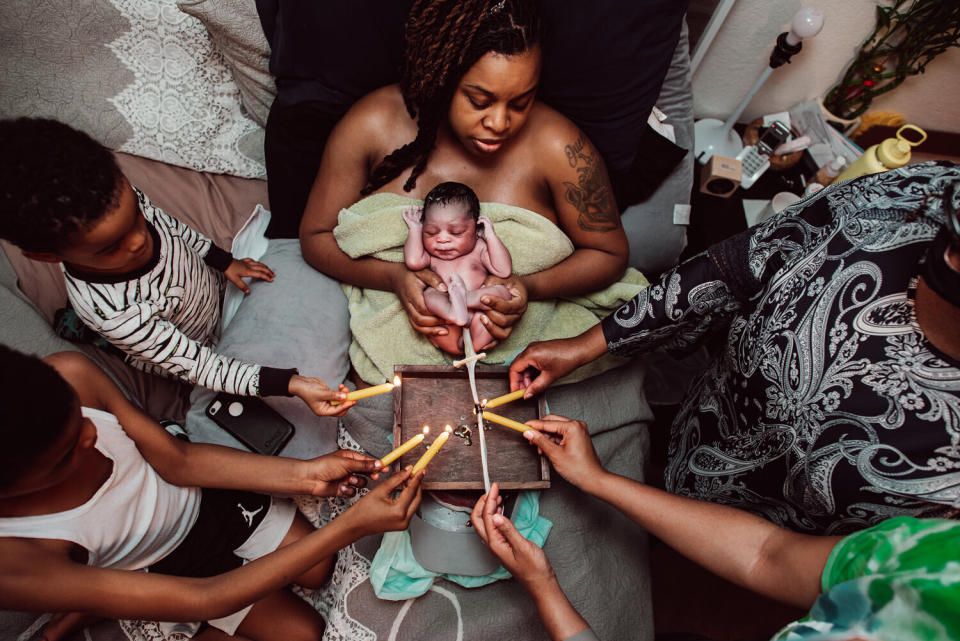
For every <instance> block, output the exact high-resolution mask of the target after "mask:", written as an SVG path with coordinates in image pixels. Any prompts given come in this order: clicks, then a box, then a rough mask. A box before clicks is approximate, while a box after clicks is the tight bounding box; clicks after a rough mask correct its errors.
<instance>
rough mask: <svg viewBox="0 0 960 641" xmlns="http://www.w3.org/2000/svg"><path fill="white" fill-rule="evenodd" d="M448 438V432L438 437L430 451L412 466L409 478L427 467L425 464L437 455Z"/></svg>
mask: <svg viewBox="0 0 960 641" xmlns="http://www.w3.org/2000/svg"><path fill="white" fill-rule="evenodd" d="M448 438H450V430H449V429H447V430H445V431H444V432H443V433H442V434H440V436H438V437H437V440H435V441H434V442H433V443H432V444H431V445H430V449H429V450H427V451H426V452H424V454H423V456H421V457H420V460H419V461H417V463H416V464H415V465H414V466H413V471H412V472H411V473H410V474H411V476H412V475H413V474H416V473H417V472H419V471H420V470H422V469H423V468H425V467H426V466H427V463H429V462H430V460H431V459H432V458H433V457H434V456H436V455H437V452H439V451H440V448H441V447H443V444H444V443H446V442H447V439H448Z"/></svg>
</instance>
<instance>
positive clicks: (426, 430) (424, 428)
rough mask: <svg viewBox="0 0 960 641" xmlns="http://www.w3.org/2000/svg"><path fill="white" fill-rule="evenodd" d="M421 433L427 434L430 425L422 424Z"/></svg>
mask: <svg viewBox="0 0 960 641" xmlns="http://www.w3.org/2000/svg"><path fill="white" fill-rule="evenodd" d="M423 433H424V434H429V433H430V426H429V425H424V426H423Z"/></svg>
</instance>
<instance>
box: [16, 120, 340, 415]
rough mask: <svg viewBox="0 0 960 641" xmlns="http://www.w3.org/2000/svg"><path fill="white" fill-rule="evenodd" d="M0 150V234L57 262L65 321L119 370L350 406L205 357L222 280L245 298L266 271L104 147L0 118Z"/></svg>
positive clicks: (334, 395)
mask: <svg viewBox="0 0 960 641" xmlns="http://www.w3.org/2000/svg"><path fill="white" fill-rule="evenodd" d="M0 150H2V153H0V238H4V239H6V240H9V241H10V242H12V243H13V244H14V245H16V246H17V247H19V248H20V250H21V251H22V252H23V254H24V255H25V256H27V257H28V258H31V259H34V260H39V261H45V262H55V263H60V265H61V268H62V269H63V274H64V278H65V280H66V284H67V295H68V298H69V300H70V303H71V305H72V306H73V308H74V309H75V310H76V312H77V315H78V316H79V317H80V319H81V320H82V321H83V322H84V323H85V324H86V325H88V326H89V327H90V328H91V329H93V330H94V331H96V332H97V333H98V334H100V335H101V336H103V337H104V338H105V339H106V340H107V341H109V342H110V344H112V345H113V346H115V347H117V348H119V349H120V350H121V351H122V352H123V353H124V354H125V356H126V360H127V362H128V363H129V364H130V365H132V366H134V367H136V368H138V369H141V370H143V371H146V372H148V373H153V374H159V375H162V376H168V377H176V378H180V379H182V380H185V381H188V382H190V383H195V384H200V385H203V386H204V387H207V388H210V389H212V390H215V391H225V392H228V393H231V394H240V395H246V396H273V395H286V396H298V397H299V398H301V399H302V400H303V401H304V403H306V404H307V406H309V407H310V409H311V410H313V412H314V413H316V414H318V415H321V416H329V415H342V414H343V413H344V412H346V411H347V410H348V409H349V408H350V407H351V406H352V405H353V403H351V402H347V401H346V400H345V399H346V387H344V386H343V385H341V386H340V387H339V389H337V390H333V389H331V388H329V387H328V386H327V385H326V384H325V383H324V382H323V381H320V380H319V379H316V378H309V377H305V376H301V375H300V374H299V373H298V372H297V371H296V370H295V369H279V368H275V367H266V366H261V365H259V364H255V363H246V362H243V361H240V360H238V359H235V358H230V357H227V356H223V355H221V354H218V353H217V352H216V351H215V350H214V343H215V341H216V339H217V337H218V330H219V326H220V314H221V302H222V299H223V292H224V288H225V287H226V286H227V284H226V281H230V282H231V283H233V284H234V285H235V286H237V287H239V288H240V289H241V290H243V291H244V292H245V293H246V292H249V288H248V287H247V285H246V283H244V282H243V278H246V277H252V278H258V279H261V280H266V281H272V280H273V272H272V271H271V270H270V268H269V267H267V266H266V265H264V264H263V263H260V262H257V261H255V260H252V259H250V258H243V259H237V258H234V257H233V256H232V255H231V254H230V253H229V252H227V251H224V250H223V249H220V248H219V247H217V246H216V245H214V244H213V242H212V241H211V240H210V239H209V238H206V237H205V236H203V235H202V234H200V233H198V232H197V231H195V230H193V229H191V228H190V227H188V226H187V225H185V224H183V223H182V222H180V221H178V220H176V219H175V218H173V217H171V216H168V215H167V214H165V213H164V212H163V211H161V210H160V209H159V208H157V207H155V206H153V205H152V204H151V203H150V200H149V198H147V196H146V195H145V194H143V193H142V192H141V191H139V190H138V189H137V188H136V187H134V186H132V185H131V184H130V183H129V182H128V181H127V179H126V178H125V177H124V175H123V174H122V173H121V171H120V168H119V166H118V165H117V163H116V160H115V159H114V157H113V155H112V153H111V152H110V150H108V149H107V148H105V147H104V146H103V145H101V144H100V143H98V142H96V141H95V140H93V139H92V138H91V137H89V136H88V135H87V134H85V133H82V132H80V131H77V130H74V129H72V128H71V127H69V126H67V125H65V124H63V123H60V122H57V121H54V120H46V119H34V118H19V119H15V120H6V121H2V122H0ZM330 401H338V402H339V405H331V404H330Z"/></svg>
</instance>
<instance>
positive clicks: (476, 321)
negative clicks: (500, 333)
mask: <svg viewBox="0 0 960 641" xmlns="http://www.w3.org/2000/svg"><path fill="white" fill-rule="evenodd" d="M481 315H482V314H481V313H480V312H474V314H473V320H471V321H470V338H472V339H473V350H474V351H475V352H478V353H479V352H481V351H483V350H485V349H489V348H491V347H493V346H494V345H496V343H497V339H495V338H494V337H493V334H491V333H490V332H489V331H487V327H486V326H485V325H484V324H483V322H482V321H481V320H480V316H481Z"/></svg>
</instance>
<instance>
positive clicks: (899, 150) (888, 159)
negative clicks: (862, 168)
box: [877, 138, 910, 169]
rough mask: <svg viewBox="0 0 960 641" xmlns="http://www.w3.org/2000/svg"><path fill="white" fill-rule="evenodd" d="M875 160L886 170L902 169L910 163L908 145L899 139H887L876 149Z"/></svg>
mask: <svg viewBox="0 0 960 641" xmlns="http://www.w3.org/2000/svg"><path fill="white" fill-rule="evenodd" d="M877 158H878V159H879V160H880V162H882V163H883V166H884V167H886V168H887V169H896V168H897V167H903V166H904V165H906V164H907V163H908V162H909V161H910V143H908V142H907V141H906V140H903V139H901V138H887V139H886V140H884V141H883V142H881V143H880V146H879V147H877Z"/></svg>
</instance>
